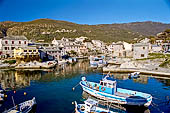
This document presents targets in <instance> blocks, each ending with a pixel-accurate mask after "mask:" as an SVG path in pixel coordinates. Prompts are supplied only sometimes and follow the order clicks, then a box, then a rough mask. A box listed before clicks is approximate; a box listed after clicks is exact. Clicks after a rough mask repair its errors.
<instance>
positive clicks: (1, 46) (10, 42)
mask: <svg viewBox="0 0 170 113" xmlns="http://www.w3.org/2000/svg"><path fill="white" fill-rule="evenodd" d="M27 46H28V39H27V38H26V37H25V36H6V37H4V38H2V39H0V54H1V55H2V56H6V57H14V49H15V48H16V49H17V48H19V47H21V48H22V47H27Z"/></svg>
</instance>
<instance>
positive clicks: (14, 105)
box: [12, 96, 15, 107]
mask: <svg viewBox="0 0 170 113" xmlns="http://www.w3.org/2000/svg"><path fill="white" fill-rule="evenodd" d="M12 102H13V105H14V107H15V101H14V97H13V96H12Z"/></svg>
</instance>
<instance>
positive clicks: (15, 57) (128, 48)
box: [0, 33, 170, 75]
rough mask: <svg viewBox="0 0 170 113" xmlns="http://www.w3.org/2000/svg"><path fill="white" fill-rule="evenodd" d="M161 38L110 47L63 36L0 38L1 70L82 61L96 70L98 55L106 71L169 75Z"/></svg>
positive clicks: (168, 45) (169, 43)
mask: <svg viewBox="0 0 170 113" xmlns="http://www.w3.org/2000/svg"><path fill="white" fill-rule="evenodd" d="M160 35H161V33H159V34H157V38H156V39H155V40H154V42H153V40H152V39H149V38H144V39H140V40H137V39H136V43H127V42H124V41H118V42H112V43H109V44H108V43H105V42H103V41H101V40H90V39H89V38H88V37H83V36H81V37H78V38H75V39H73V38H65V37H63V38H62V39H61V40H56V38H54V39H53V40H52V42H51V43H44V42H41V41H39V42H33V41H31V40H28V39H27V37H25V36H5V37H4V38H1V39H0V58H1V62H0V68H9V67H11V68H16V69H41V68H42V69H43V68H52V67H55V66H56V65H61V64H63V63H67V62H69V63H74V62H76V61H77V60H78V59H85V58H89V59H90V61H92V60H93V61H94V62H90V64H92V66H93V67H99V65H98V63H97V61H95V59H94V58H95V57H98V58H99V56H100V57H101V58H102V59H103V60H105V61H106V64H107V65H100V67H103V71H106V72H108V71H114V72H119V71H130V72H131V71H132V72H133V71H135V70H139V69H140V70H143V71H141V72H143V73H145V74H147V73H149V74H152V73H150V72H149V71H154V72H153V74H158V75H159V74H163V73H164V74H165V75H169V73H170V71H169V69H168V67H169V64H168V62H169V57H170V56H169V53H170V40H166V41H165V40H164V39H160V38H159V37H160ZM102 56H103V57H102ZM92 57H93V58H92ZM98 60H100V58H99V59H98ZM164 67H166V68H164ZM122 69H123V70H122ZM147 71H148V72H147ZM155 71H156V72H155ZM159 72H162V73H159Z"/></svg>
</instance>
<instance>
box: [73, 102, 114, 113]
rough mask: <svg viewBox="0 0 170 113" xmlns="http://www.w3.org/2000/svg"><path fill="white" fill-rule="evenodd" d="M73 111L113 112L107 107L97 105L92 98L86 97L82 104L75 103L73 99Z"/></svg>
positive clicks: (87, 112)
mask: <svg viewBox="0 0 170 113" xmlns="http://www.w3.org/2000/svg"><path fill="white" fill-rule="evenodd" d="M75 113H115V112H113V111H110V110H109V109H104V108H101V107H99V106H98V102H97V101H95V100H93V99H87V100H86V101H84V104H77V102H76V101H75Z"/></svg>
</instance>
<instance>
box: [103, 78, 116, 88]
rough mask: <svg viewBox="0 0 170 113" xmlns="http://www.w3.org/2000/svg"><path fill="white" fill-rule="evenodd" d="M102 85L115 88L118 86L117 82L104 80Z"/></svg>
mask: <svg viewBox="0 0 170 113" xmlns="http://www.w3.org/2000/svg"><path fill="white" fill-rule="evenodd" d="M100 85H101V86H105V87H109V88H113V87H115V86H116V81H110V80H104V81H100Z"/></svg>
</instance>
